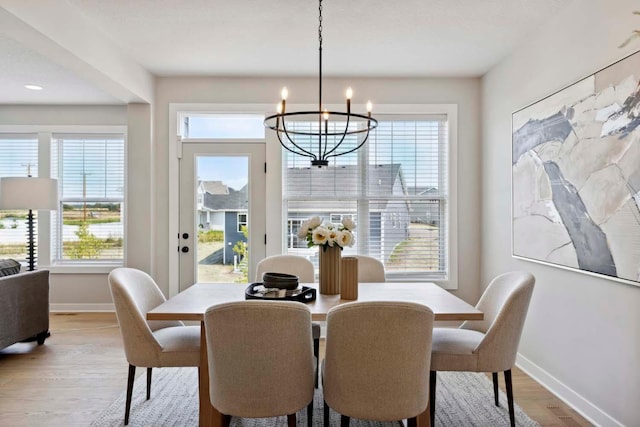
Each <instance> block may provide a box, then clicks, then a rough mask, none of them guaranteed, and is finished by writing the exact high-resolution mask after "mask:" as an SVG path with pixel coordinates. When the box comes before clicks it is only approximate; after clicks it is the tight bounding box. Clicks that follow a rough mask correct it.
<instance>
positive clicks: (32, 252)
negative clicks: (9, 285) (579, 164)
mask: <svg viewBox="0 0 640 427" xmlns="http://www.w3.org/2000/svg"><path fill="white" fill-rule="evenodd" d="M35 269H36V242H35V224H34V222H33V211H32V210H31V209H29V214H28V215H27V271H33V270H35Z"/></svg>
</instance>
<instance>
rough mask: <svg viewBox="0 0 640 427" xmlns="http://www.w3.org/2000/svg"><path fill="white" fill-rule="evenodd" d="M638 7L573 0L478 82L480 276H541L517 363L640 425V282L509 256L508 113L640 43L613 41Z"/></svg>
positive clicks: (605, 414) (558, 388)
mask: <svg viewBox="0 0 640 427" xmlns="http://www.w3.org/2000/svg"><path fill="white" fill-rule="evenodd" d="M634 10H640V4H638V2H637V1H632V0H616V1H611V0H583V1H575V2H574V3H573V4H572V5H571V6H569V7H568V9H567V10H565V11H564V12H563V13H562V14H560V15H558V16H556V17H554V18H553V20H552V21H551V22H549V23H548V25H546V26H545V27H543V28H541V29H540V30H539V32H537V33H536V34H535V35H532V36H531V37H530V38H529V39H528V41H527V42H526V43H524V44H523V45H521V46H519V47H518V48H517V49H516V50H515V51H514V52H513V53H512V54H511V55H510V56H509V57H508V58H506V59H505V60H504V61H502V62H501V63H500V64H499V65H497V66H496V67H494V69H492V70H491V71H490V72H489V73H488V74H486V75H485V76H484V78H483V82H482V114H483V118H482V123H483V136H482V141H483V143H482V196H483V197H482V200H483V208H482V254H483V257H482V283H483V285H484V286H486V284H488V282H489V281H490V279H491V278H492V277H493V276H495V275H497V274H499V273H501V272H504V271H509V270H513V269H524V270H528V271H531V272H532V273H533V274H534V275H535V276H536V289H535V291H534V295H533V300H532V303H531V307H530V311H529V315H528V319H527V323H526V326H525V330H524V334H523V337H522V342H521V345H520V355H521V357H520V358H519V364H520V365H521V366H522V367H523V368H525V369H526V370H528V371H529V372H530V373H532V374H533V375H534V376H536V377H537V378H538V379H540V380H541V381H543V382H544V383H545V384H546V385H547V386H548V387H550V388H551V389H552V391H554V392H556V393H557V394H559V395H560V396H561V397H563V398H564V399H566V400H567V401H569V402H570V403H571V404H572V406H574V407H576V408H577V409H578V410H580V411H581V412H583V413H584V414H585V415H586V416H587V417H589V418H591V419H592V420H593V421H594V422H595V423H597V424H599V425H607V426H609V425H611V426H613V425H626V426H638V425H640V405H638V402H640V367H639V366H640V364H639V363H638V360H640V333H639V332H640V287H635V286H630V285H625V284H621V283H618V282H614V281H611V280H606V279H602V278H596V277H593V276H589V275H586V274H581V273H577V272H572V271H567V270H562V269H558V268H554V267H551V266H545V265H540V264H535V263H531V262H527V261H523V260H517V259H514V258H512V257H511V231H510V228H509V227H508V226H507V224H510V223H511V206H510V204H511V199H510V196H509V195H510V193H511V188H510V182H511V113H512V112H513V111H515V110H517V109H519V108H521V107H524V106H525V105H528V104H529V103H531V102H534V101H536V100H538V99H540V98H542V97H544V96H546V95H548V94H550V93H552V92H555V91H557V90H559V89H561V88H563V87H564V86H567V85H569V84H571V83H573V82H575V81H576V80H578V79H580V78H583V77H586V76H587V75H589V74H592V73H594V72H595V71H597V70H599V69H600V68H602V67H605V66H607V65H609V64H611V63H612V62H614V61H616V60H618V59H620V58H622V57H623V56H625V55H626V54H628V53H630V52H632V51H633V50H637V49H640V40H638V41H636V42H635V43H632V44H631V45H630V46H628V47H627V48H625V49H619V48H618V47H617V46H619V45H620V44H621V43H622V42H623V41H624V40H626V38H627V37H628V36H629V35H631V32H632V30H633V29H638V28H640V16H634V15H632V11H634ZM461 169H462V168H461ZM516 399H517V396H516Z"/></svg>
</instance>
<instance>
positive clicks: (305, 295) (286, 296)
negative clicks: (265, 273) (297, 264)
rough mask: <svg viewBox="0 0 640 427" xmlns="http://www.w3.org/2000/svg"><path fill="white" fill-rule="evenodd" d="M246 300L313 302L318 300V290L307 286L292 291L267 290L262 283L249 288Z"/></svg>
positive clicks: (246, 292) (245, 294) (251, 285)
mask: <svg viewBox="0 0 640 427" xmlns="http://www.w3.org/2000/svg"><path fill="white" fill-rule="evenodd" d="M244 299H262V300H273V301H298V302H311V301H315V299H316V290H315V289H314V288H309V287H307V286H301V287H299V288H296V289H292V290H285V289H274V288H265V287H264V285H263V284H262V282H258V283H252V284H250V285H249V286H248V287H247V289H246V290H245V291H244Z"/></svg>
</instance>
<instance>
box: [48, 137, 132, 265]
mask: <svg viewBox="0 0 640 427" xmlns="http://www.w3.org/2000/svg"><path fill="white" fill-rule="evenodd" d="M124 150H125V142H124V135H122V134H104V135H100V134H54V135H53V143H52V170H53V171H57V178H58V180H59V186H60V203H61V206H62V209H61V211H60V213H61V215H59V217H58V218H56V224H57V226H56V230H55V232H54V236H53V240H54V246H55V247H56V251H55V253H54V255H53V256H54V258H55V260H56V261H57V262H86V261H87V260H88V261H91V262H95V261H111V262H113V261H122V259H123V255H124V254H123V248H124V242H123V239H124V220H123V218H124V167H125V162H124V153H125V151H124Z"/></svg>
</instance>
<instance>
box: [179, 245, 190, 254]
mask: <svg viewBox="0 0 640 427" xmlns="http://www.w3.org/2000/svg"><path fill="white" fill-rule="evenodd" d="M180 251H182V253H183V254H186V253H187V252H189V246H183V247H182V249H180Z"/></svg>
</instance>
